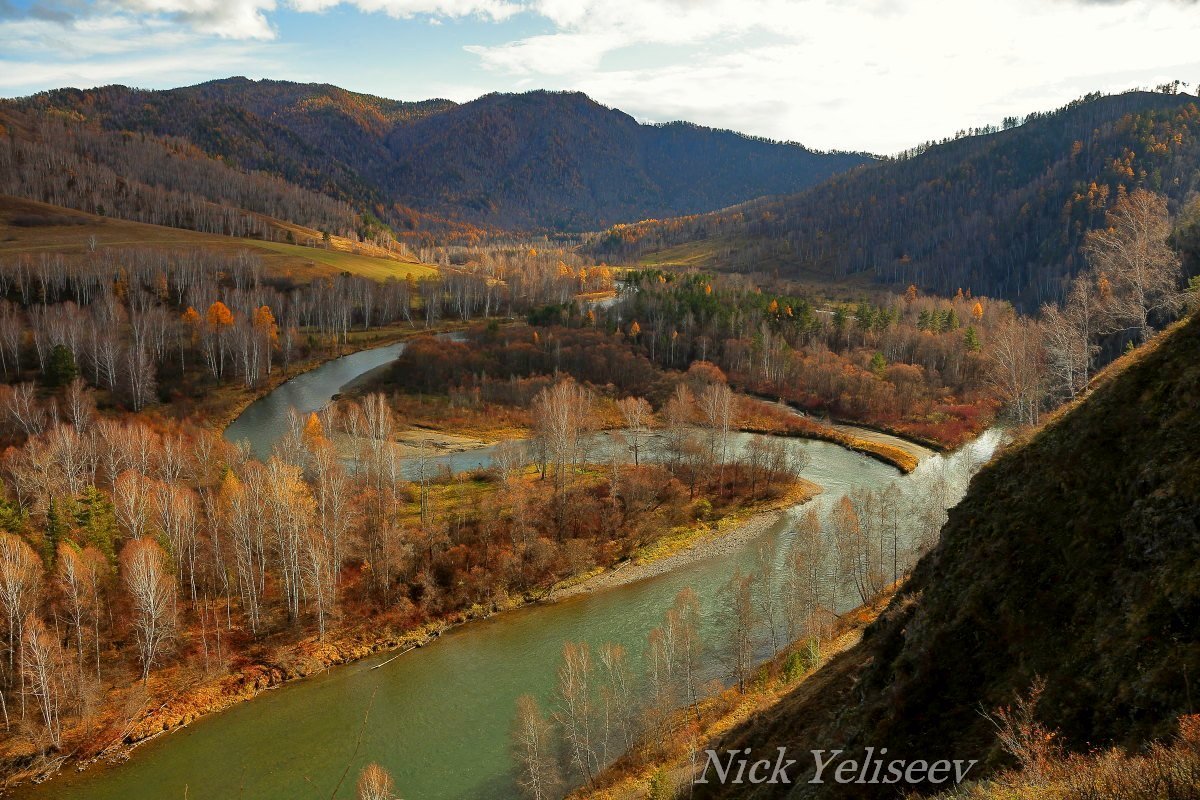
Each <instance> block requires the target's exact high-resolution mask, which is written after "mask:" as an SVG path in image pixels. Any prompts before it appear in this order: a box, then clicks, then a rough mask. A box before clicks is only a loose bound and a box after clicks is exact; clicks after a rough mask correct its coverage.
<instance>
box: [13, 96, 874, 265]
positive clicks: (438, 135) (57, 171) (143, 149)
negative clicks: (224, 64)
mask: <svg viewBox="0 0 1200 800" xmlns="http://www.w3.org/2000/svg"><path fill="white" fill-rule="evenodd" d="M0 125H2V126H3V127H2V128H0V133H3V134H7V136H6V138H7V139H8V145H9V148H8V149H9V150H11V151H12V152H11V153H9V154H6V156H0V158H5V160H4V161H0V164H5V165H8V166H9V170H11V169H15V168H16V167H21V168H23V170H24V172H25V174H24V176H23V179H22V180H19V181H10V184H11V185H9V186H6V187H0V188H3V190H4V191H6V192H9V193H13V194H19V195H20V196H23V197H31V198H34V199H39V200H45V201H47V202H58V203H59V204H60V205H67V206H70V207H74V208H82V209H84V210H88V211H94V210H96V209H97V208H98V207H104V209H105V210H106V211H108V212H109V213H112V214H114V215H121V216H125V215H128V216H127V217H126V218H130V219H138V220H144V219H146V218H147V216H148V215H151V214H154V215H157V217H158V218H159V219H163V220H166V222H164V223H163V224H182V225H184V226H187V227H190V226H192V225H196V224H199V225H204V226H205V228H204V229H206V230H209V229H212V228H213V226H215V225H219V224H222V223H221V222H220V221H212V220H210V219H208V217H209V214H200V213H199V211H198V209H195V208H194V207H192V205H188V204H185V203H183V202H182V201H183V200H184V199H185V197H186V196H199V197H202V198H203V199H205V200H207V201H210V202H216V203H219V204H220V203H224V204H226V205H229V206H231V207H232V208H234V209H244V210H247V211H262V212H263V213H269V214H272V215H273V216H278V217H282V218H286V219H291V220H292V221H294V222H298V223H302V224H306V225H309V226H310V227H314V228H317V229H319V230H326V231H331V232H337V233H340V234H342V235H347V234H348V233H349V232H351V231H354V232H356V234H357V235H358V236H359V237H360V238H363V239H370V240H372V241H380V242H382V241H384V240H385V237H395V238H397V239H401V240H404V241H406V242H408V243H409V244H412V245H419V244H425V245H428V244H430V243H432V242H434V241H438V242H446V241H455V242H459V243H477V242H478V241H479V240H480V239H481V238H482V237H485V236H488V235H489V234H494V233H496V232H497V231H500V230H506V231H524V232H527V233H528V232H551V231H552V232H561V231H584V230H595V229H597V228H601V227H604V226H607V225H611V224H613V223H615V222H618V221H622V220H630V219H643V218H646V217H650V216H670V215H674V214H686V213H695V212H698V211H705V210H709V209H712V208H719V207H722V206H726V205H730V204H732V203H736V202H742V201H745V200H749V199H751V198H754V197H758V196H760V195H763V194H778V193H784V192H793V191H797V190H799V189H801V188H805V187H807V186H811V185H813V184H815V183H817V182H819V181H821V180H823V179H825V178H827V177H829V176H831V175H833V174H834V173H836V172H839V171H841V170H844V169H849V168H851V167H853V166H856V165H858V164H861V163H863V162H865V161H867V160H868V157H867V156H864V155H860V154H848V153H830V154H826V153H818V152H815V151H811V150H808V149H805V148H803V147H801V146H799V145H795V144H784V143H778V142H769V141H765V140H759V139H754V138H751V137H746V136H742V135H741V134H736V133H733V132H732V131H717V130H712V129H709V128H703V127H700V126H695V125H688V124H684V123H679V124H672V125H667V126H650V125H642V124H639V123H637V122H636V121H635V120H634V119H633V118H632V117H630V116H628V115H626V114H624V113H622V112H620V111H617V110H614V109H609V108H606V107H604V106H601V105H600V104H598V103H596V102H594V101H592V100H590V99H589V98H587V97H586V96H585V95H582V94H579V93H555V92H530V93H526V94H491V95H487V96H484V97H481V98H479V99H478V100H475V101H472V102H470V103H465V104H462V105H456V104H454V103H451V102H450V101H446V100H428V101H422V102H417V103H403V102H398V101H393V100H386V99H384V98H379V97H372V96H369V95H362V94H356V93H354V92H348V91H345V90H343V89H339V88H337V87H334V86H327V85H316V84H295V83H288V82H284V81H249V80H246V79H244V78H230V79H227V80H220V81H212V82H209V83H205V84H200V85H198V86H192V87H185V88H180V89H171V90H167V91H158V92H148V91H143V90H137V89H130V88H127V87H123V86H109V87H101V88H98V89H93V90H86V91H81V90H76V89H62V90H56V91H52V92H44V93H41V94H38V95H34V96H31V97H27V98H20V99H15V100H5V101H3V102H2V103H0ZM0 152H3V148H0ZM31 159H32V160H33V161H35V162H36V163H37V166H36V167H35V168H34V167H31V166H27V165H29V162H30V160H31ZM9 170H6V171H9ZM72 172H75V173H80V174H81V179H82V178H83V177H86V180H83V184H82V185H81V186H80V185H75V184H73V183H72V182H71V180H70V177H71V173H72ZM116 175H120V176H121V177H122V178H123V179H125V180H127V181H129V182H130V184H131V185H129V186H128V187H127V188H126V184H125V183H124V182H120V183H119V185H120V186H121V187H122V190H123V191H122V193H118V192H116V191H115V189H116V187H117V186H118V182H117V181H116V180H115V176H116ZM225 184H228V188H224V185H225ZM254 185H257V186H258V187H259V188H258V190H257V191H253V192H249V191H245V190H243V189H242V187H243V186H245V187H247V188H249V186H254ZM285 186H286V187H287V188H286V189H285V188H283V187H285ZM126 192H127V193H129V194H133V195H136V196H142V197H144V198H148V197H154V198H157V199H160V200H172V201H174V202H173V203H172V204H171V205H163V206H162V210H161V211H155V210H153V209H154V208H155V207H156V206H158V205H159V204H157V203H155V204H151V203H148V202H146V200H145V199H143V200H142V201H141V202H136V201H134V200H133V199H132V198H129V199H124V198H122V197H121V195H122V194H124V193H126ZM51 198H54V199H51ZM264 201H265V202H266V203H267V204H269V207H270V210H266V209H263V208H261V207H260V206H261V205H262V204H263V203H264ZM318 202H319V203H320V205H318V206H317V207H315V208H314V207H309V206H312V205H313V204H314V203H318ZM193 205H194V204H193ZM173 206H177V208H173ZM351 209H353V212H351ZM228 213H229V214H230V215H231V216H233V217H234V218H235V219H237V220H238V222H236V223H235V224H234V225H233V227H235V228H237V229H244V228H245V227H246V222H245V220H241V219H240V218H241V217H242V216H244V215H243V214H242V213H241V212H234V211H230V212H228ZM193 215H194V216H193ZM226 224H228V223H226Z"/></svg>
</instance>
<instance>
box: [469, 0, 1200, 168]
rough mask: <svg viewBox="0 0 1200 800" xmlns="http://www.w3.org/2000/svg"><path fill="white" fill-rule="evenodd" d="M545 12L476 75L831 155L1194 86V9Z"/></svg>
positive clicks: (1199, 21) (665, 1)
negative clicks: (579, 94)
mask: <svg viewBox="0 0 1200 800" xmlns="http://www.w3.org/2000/svg"><path fill="white" fill-rule="evenodd" d="M536 7H537V10H538V11H539V13H541V14H542V15H544V16H545V17H546V18H547V19H550V20H551V21H553V22H554V24H555V26H556V32H554V33H552V34H548V35H540V36H534V37H529V38H526V39H522V40H519V41H516V42H510V43H507V44H503V45H499V46H492V47H473V48H469V49H470V51H471V52H473V53H475V54H476V55H477V56H478V57H479V58H480V62H481V64H482V66H484V67H485V68H486V69H489V70H492V71H495V72H497V73H503V74H508V75H511V76H513V77H514V78H518V79H519V80H520V81H521V83H522V84H529V83H539V82H540V83H542V84H549V85H551V86H554V87H558V88H578V89H582V90H583V91H586V92H588V93H589V94H591V95H592V96H594V97H595V98H596V99H598V100H600V101H602V102H604V103H607V104H609V105H614V106H617V107H620V108H622V109H623V110H625V111H628V112H630V113H633V114H634V115H635V116H639V117H640V118H645V119H652V120H658V121H663V120H669V119H675V118H684V119H691V120H694V121H698V122H703V123H706V124H712V125H720V126H723V127H730V128H734V129H737V130H743V131H747V132H750V133H756V134H759V135H764V136H770V137H773V138H779V139H795V140H800V141H803V142H805V143H806V144H810V145H814V146H819V147H827V148H829V147H839V148H862V149H870V150H874V151H878V152H894V151H896V150H898V149H901V148H903V147H906V146H910V145H912V144H915V143H918V142H920V141H923V140H925V139H928V138H937V137H940V136H943V135H947V134H952V133H953V132H954V131H955V130H957V129H959V128H965V127H971V126H977V125H983V124H986V123H990V122H999V121H1000V119H1001V118H1002V117H1004V116H1006V115H1009V114H1020V113H1025V112H1028V111H1032V110H1036V109H1039V108H1047V107H1053V106H1056V105H1059V104H1061V103H1063V102H1066V101H1067V100H1070V99H1073V98H1074V97H1076V96H1079V95H1081V94H1083V93H1085V92H1088V91H1094V90H1097V89H1099V90H1120V89H1124V88H1128V87H1130V86H1133V85H1147V84H1153V83H1157V82H1161V81H1165V80H1169V79H1172V78H1175V77H1179V78H1185V79H1186V78H1189V77H1194V78H1200V53H1198V52H1197V50H1196V47H1195V43H1194V42H1195V35H1196V33H1197V32H1198V31H1200V10H1198V7H1197V6H1196V4H1194V3H1190V2H1188V3H1184V2H1165V3H1164V2H1158V3H1154V2H1147V1H1146V0H1141V1H1140V2H1138V1H1134V2H1125V3H1091V4H1087V5H1080V4H1077V3H1073V2H1045V0H1012V1H1011V2H1009V3H1005V4H998V3H995V2H993V1H992V0H956V2H955V3H946V2H944V0H893V1H890V2H889V0H858V1H857V2H855V1H854V0H844V1H843V2H836V0H804V1H803V2H774V1H773V0H743V1H742V2H738V3H727V2H725V1H724V0H698V1H697V2H686V1H685V0H607V2H603V3H601V2H598V0H581V1H580V2H569V1H568V0H538V2H537V4H536ZM681 45H683V46H685V47H683V48H682V50H683V52H682V54H681V55H678V56H677V57H675V58H673V59H671V60H670V61H669V62H668V63H665V64H658V65H654V66H637V65H636V64H635V65H634V66H629V65H628V64H623V65H622V66H621V67H620V68H606V67H605V64H606V61H607V60H608V57H609V56H616V55H619V54H621V53H622V51H625V52H631V51H629V50H626V48H630V47H631V46H638V47H641V48H642V49H643V50H644V49H646V48H654V47H664V48H667V47H675V48H676V49H679V46H681ZM673 52H674V51H673ZM571 53H575V54H577V56H576V57H575V58H574V59H572V58H570V57H569V54H571ZM621 60H622V61H623V62H624V61H629V60H630V59H621ZM633 60H634V61H636V59H633ZM539 79H541V80H540V81H539Z"/></svg>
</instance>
